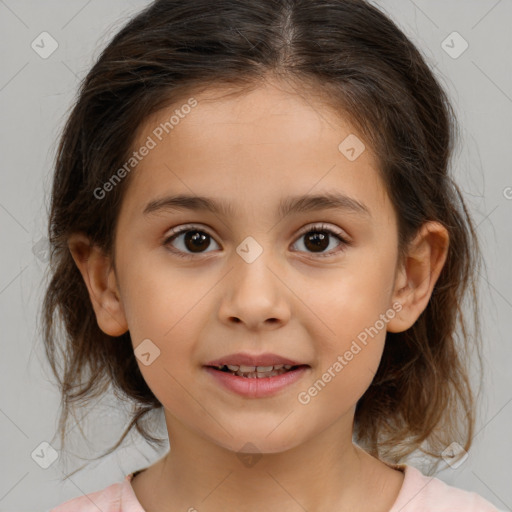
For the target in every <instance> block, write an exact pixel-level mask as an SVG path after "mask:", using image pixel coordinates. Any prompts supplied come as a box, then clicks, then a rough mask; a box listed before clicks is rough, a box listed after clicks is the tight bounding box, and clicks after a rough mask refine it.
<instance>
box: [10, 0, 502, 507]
mask: <svg viewBox="0 0 512 512" xmlns="http://www.w3.org/2000/svg"><path fill="white" fill-rule="evenodd" d="M148 3H149V2H147V1H143V0H109V1H108V2H106V1H100V0H89V1H87V0H65V1H64V0H46V1H44V2H42V1H36V0H0V43H1V45H2V53H1V55H2V57H1V58H2V62H1V68H0V108H1V121H0V130H1V134H0V141H1V153H0V169H1V171H0V227H1V242H0V243H1V247H2V249H1V266H0V315H1V316H0V325H1V336H2V338H1V354H2V357H1V358H0V365H1V371H0V390H1V399H0V464H1V475H0V476H1V478H0V511H13V510H15V511H35V510H40V511H41V510H48V509H49V508H51V507H53V506H56V505H57V504H59V503H62V502H63V501H65V500H67V499H69V498H71V497H75V496H78V495H81V494H82V493H87V492H92V491H94V490H99V489H103V488H105V487H106V486H108V485H110V484H111V483H114V482H117V481H120V480H121V479H122V478H123V477H124V476H125V475H126V474H128V473H129V472H131V471H134V470H135V469H139V468H142V467H146V466H147V465H148V464H149V463H151V462H153V461H155V460H156V459H157V458H160V456H161V455H163V453H165V451H166V450H167V448H165V449H163V450H162V451H160V452H155V451H154V450H153V449H152V448H151V447H149V446H148V445H146V444H145V443H144V442H143V441H141V440H140V439H139V438H138V437H136V436H133V437H132V438H130V439H129V442H127V443H126V444H125V445H123V447H122V448H121V449H119V450H118V451H117V452H116V453H115V454H113V455H110V456H108V457H106V458H105V459H103V460H102V461H100V462H93V463H91V464H90V465H89V466H87V467H86V469H84V470H83V471H80V472H78V473H76V474H75V475H74V476H72V477H71V478H69V479H68V480H65V481H62V478H63V472H64V471H65V470H66V471H70V470H71V469H74V468H76V467H78V465H80V463H81V461H80V459H78V456H81V457H92V456H96V455H98V454H99V453H100V452H101V451H102V450H105V449H106V448H108V447H109V446H111V444H112V443H113V442H114V441H116V440H117V439H118V437H119V434H120V433H121V428H122V427H123V426H124V424H125V423H124V422H125V421H126V416H125V415H123V413H122V410H121V411H120V412H117V409H116V408H115V406H114V405H113V404H114V403H115V401H114V400H112V399H110V398H109V397H106V398H105V399H104V400H102V401H100V402H99V403H98V404H97V405H96V406H95V407H94V409H93V411H92V413H91V414H90V415H89V417H88V418H87V420H83V421H82V422H81V421H79V420H77V423H76V424H75V425H74V427H73V430H74V432H73V433H74V434H76V433H78V431H79V430H80V428H83V429H84V430H85V433H86V434H87V436H88V437H89V442H88V443H85V442H82V443H81V442H79V440H73V445H72V446H71V448H72V449H73V453H74V454H76V456H77V457H74V456H73V457H71V456H70V455H67V456H64V454H60V456H59V458H58V459H57V460H56V461H54V462H53V463H50V462H52V461H51V456H52V453H54V452H52V448H51V446H52V444H55V443H54V439H55V432H56V426H57V418H58V412H59V395H58V393H57V389H56V386H55V383H54V382H53V379H52V375H51V373H50V370H49V367H48V365H47V363H46V361H45V358H44V352H43V350H42V342H41V335H40V333H39V331H38V327H37V317H38V312H39V308H40V303H41V300H42V293H43V278H44V272H45V268H46V264H47V251H46V245H45V242H46V241H45V234H46V225H47V217H46V212H47V204H48V194H49V191H50V183H51V180H50V177H51V171H52V163H53V158H54V153H55V147H56V143H57V138H58V136H59V134H60V130H61V128H62V126H63V123H64V121H65V118H66V114H67V113H68V112H69V109H70V107H71V106H72V104H73V100H74V98H75V94H76V90H77V86H78V84H79V81H80V80H81V79H82V78H83V77H84V75H85V74H86V73H87V71H88V70H89V68H90V67H91V65H92V64H93V62H94V60H95V59H96V58H97V57H98V55H99V53H100V51H101V49H102V48H103V47H104V46H105V45H106V44H107V43H108V42H109V41H110V39H111V37H112V36H113V35H114V34H115V33H116V31H117V30H118V29H119V28H120V27H121V26H122V25H123V24H124V23H125V22H126V21H127V20H128V19H129V18H130V17H131V16H132V15H133V14H134V13H136V12H137V11H139V10H140V9H141V8H143V7H145V6H146V5H147V4H148ZM375 3H376V4H377V5H378V6H380V7H381V8H382V9H383V10H384V11H385V12H387V13H388V14H389V15H390V16H391V17H392V18H393V19H394V20H395V21H396V22H397V23H398V25H399V26H400V27H401V28H402V29H403V30H404V31H405V32H406V34H407V35H408V36H409V37H410V38H411V39H412V40H413V42H415V43H416V44H417V45H418V47H419V48H420V50H421V51H422V52H423V54H424V55H425V57H426V58H427V60H428V62H429V63H430V64H431V66H432V67H433V68H434V69H435V72H436V74H437V76H438V77H439V79H440V80H441V83H442V84H443V85H444V86H445V87H446V88H447V90H448V92H449V94H450V97H451V100H452V102H453V104H454V106H455V109H456V112H457V115H458V118H459V121H460V124H461V127H462V141H461V144H460V146H459V147H458V149H457V154H456V157H455V159H454V164H455V165H454V174H455V177H456V179H457V181H458V182H459V184H460V186H461V187H462V190H463V192H464V197H465V199H466V201H467V202H468V205H469V207H470V210H471V213H472V215H473V217H474V219H475V223H476V224H477V226H478V227H477V232H478V235H479V236H480V239H481V242H482V246H483V249H484V251H485V252H484V256H485V260H486V271H485V272H482V274H481V287H480V288H481V304H482V306H481V308H482V321H483V335H484V363H485V372H486V373H485V379H484V383H483V390H482V394H483V400H482V402H481V404H482V405H481V408H480V410H479V417H478V422H477V428H476V430H475V436H474V440H473V442H474V445H473V448H472V449H471V450H470V452H469V453H468V458H467V459H466V460H465V462H464V463H463V464H462V465H460V466H459V467H458V468H456V469H453V468H451V467H449V466H446V465H445V466H444V469H443V470H442V471H440V472H439V473H438V474H437V475H436V476H437V477H438V478H440V479H442V480H444V481H445V482H447V483H449V484H450V485H454V486H456V487H460V488H463V489H467V490H472V491H475V492H477V493H479V494H481V495H482V496H484V497H485V498H486V499H488V500H489V501H492V502H493V503H494V504H495V505H496V506H497V507H498V508H500V509H502V510H512V485H511V483H512V465H511V460H510V459H511V457H512V442H511V435H510V431H511V429H510V426H511V424H512V373H511V371H510V368H511V366H512V348H511V343H510V341H511V335H510V331H511V329H512V265H511V263H510V254H511V253H512V242H511V236H510V235H511V221H512V173H511V158H510V156H511V146H512V140H511V134H512V130H511V128H512V123H511V121H512V69H511V67H512V64H511V63H512V57H511V55H512V53H511V52H512V36H511V30H510V26H511V24H512V2H511V0H499V1H497V0H471V1H470V0H436V1H432V0H430V1H428V0H415V1H414V2H413V1H412V0H381V1H378V2H377V1H376V2H375ZM43 32H47V33H48V34H49V35H50V36H51V39H50V37H49V36H48V35H43V36H41V33H43ZM454 32H457V34H454ZM41 37H44V38H46V39H45V41H46V42H47V43H45V44H44V46H45V50H44V51H48V52H49V51H50V50H52V46H51V45H52V44H53V45H54V46H55V45H58V46H57V47H56V50H55V51H54V52H53V53H52V54H51V55H49V56H46V55H45V57H46V58H43V56H41V52H42V50H43V49H42V48H41V46H43V45H41V44H40V47H39V51H36V50H35V49H34V48H33V47H34V46H35V45H34V44H33V42H34V41H35V42H36V43H37V41H40V40H41ZM53 41H55V42H53ZM466 45H467V48H465V47H466ZM36 48H37V47H36ZM464 48H465V50H464ZM462 50H464V51H462ZM89 420H90V421H89ZM77 427H78V428H77ZM160 434H161V435H164V434H165V429H163V430H161V431H160ZM45 443H50V446H48V444H45ZM43 453H44V454H45V455H44V457H46V459H45V460H46V463H49V466H48V467H47V468H46V469H45V468H44V467H42V466H41V461H42V459H43V458H44V457H43V455H40V459H39V460H38V457H37V455H38V454H43ZM55 453H56V452H55ZM66 460H67V461H68V462H69V465H66V464H67V463H66V464H65V462H66ZM418 464H419V465H421V461H419V462H418ZM43 465H44V463H43Z"/></svg>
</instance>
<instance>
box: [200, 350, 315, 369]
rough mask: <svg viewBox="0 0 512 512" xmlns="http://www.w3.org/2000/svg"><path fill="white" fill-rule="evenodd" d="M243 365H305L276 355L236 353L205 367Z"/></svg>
mask: <svg viewBox="0 0 512 512" xmlns="http://www.w3.org/2000/svg"><path fill="white" fill-rule="evenodd" d="M228 364H230V365H244V366H274V365H278V364H289V365H291V366H301V365H305V363H299V362H297V361H294V360H293V359H288V358H287V357H283V356H280V355H277V354H271V353H269V352H267V353H265V354H248V353H245V352H238V353H236V354H229V355H227V356H223V357H219V358H218V359H215V360H214V361H210V362H208V363H206V364H205V366H224V365H228Z"/></svg>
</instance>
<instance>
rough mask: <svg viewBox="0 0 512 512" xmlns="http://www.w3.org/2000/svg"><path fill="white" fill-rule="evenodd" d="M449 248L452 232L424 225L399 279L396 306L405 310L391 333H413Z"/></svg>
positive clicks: (435, 224) (392, 322) (432, 223)
mask: <svg viewBox="0 0 512 512" xmlns="http://www.w3.org/2000/svg"><path fill="white" fill-rule="evenodd" d="M448 246H449V235H448V231H447V230H446V228H445V227H444V226H443V225H442V224H440V223H439V222H435V221H429V222H426V223H425V224H423V226H422V227H421V228H420V230H419V231H418V233H417V235H416V237H415V238H414V240H413V241H412V242H411V243H410V245H409V250H408V254H407V256H406V258H405V263H404V264H403V265H402V267H401V268H400V269H399V271H398V272H397V275H396V278H395V288H394V293H393V297H392V303H393V302H400V303H401V304H402V309H401V310H400V312H398V313H397V314H396V316H395V317H394V318H393V319H392V320H390V321H389V322H388V325H387V330H388V331H389V332H402V331H405V330H407V329H409V328H410V327H411V326H412V325H414V323H415V322H416V320H417V319H418V317H419V316H420V315H421V313H422V312H423V311H424V310H425V308H426V307H427V305H428V302H429V300H430V297H431V295H432V291H433V290H434V286H435V284H436V282H437V280H438V278H439V275H440V274H441V270H442V269H443V266H444V264H445V262H446V258H447V255H448Z"/></svg>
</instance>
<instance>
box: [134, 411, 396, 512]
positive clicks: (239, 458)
mask: <svg viewBox="0 0 512 512" xmlns="http://www.w3.org/2000/svg"><path fill="white" fill-rule="evenodd" d="M167 423H168V430H169V433H170V439H171V440H172V444H171V450H170V452H169V453H168V454H167V455H166V456H165V457H164V458H162V459H160V460H159V461H158V462H157V463H156V464H154V465H153V466H151V467H150V468H149V469H148V470H146V471H144V472H143V473H141V474H140V475H138V477H137V478H138V479H139V480H138V482H137V483H136V482H135V480H133V488H134V491H135V493H136V495H137V498H138V499H139V501H140V503H141V505H142V506H143V507H144V509H145V510H146V511H147V512H153V511H155V512H156V511H157V510H158V511H159V512H174V511H177V510H181V511H183V510H187V511H188V510H190V511H191V512H194V510H199V511H208V512H216V511H224V510H236V509H239V510H244V511H247V512H253V511H254V512H256V511H261V510H265V511H268V512H278V511H279V512H285V511H288V510H290V511H296V510H300V509H303V510H307V511H308V512H315V511H321V510H327V509H328V508H331V509H334V510H338V511H340V512H343V511H348V510H357V509H359V508H360V505H361V503H362V502H364V503H365V504H367V505H369V500H370V497H371V496H372V493H374V492H375V491H378V492H381V494H380V495H379V496H378V499H379V500H380V504H381V505H382V504H383V501H382V500H383V499H384V506H385V507H386V508H382V509H380V508H376V509H375V510H382V511H387V510H389V508H390V507H391V505H392V503H393V502H394V499H395V498H396V495H397V494H398V491H399V488H400V486H401V481H402V479H400V481H398V480H397V477H398V474H397V473H398V472H397V471H395V470H393V469H391V468H389V467H388V466H386V465H385V464H384V463H382V462H380V461H378V460H377V459H374V458H373V457H371V456H370V455H369V454H367V453H366V452H364V451H363V450H361V449H360V448H359V447H357V446H355V445H354V444H353V443H352V437H351V436H352V430H351V426H352V425H351V424H350V425H346V424H345V425H341V426H340V425H339V424H333V425H331V426H330V427H328V428H327V429H326V430H325V431H324V432H322V434H321V435H319V436H317V437H315V438H314V439H311V440H308V441H307V442H305V443H301V444H300V445H297V446H295V447H293V448H291V449H288V450H286V451H282V452H279V453H264V454H261V453H258V452H257V451H256V452H255V453H252V454H251V453H247V452H248V451H251V450H250V449H249V448H247V447H246V449H245V450H241V452H244V453H241V452H234V451H232V450H230V449H227V448H224V447H222V446H219V445H218V444H216V443H213V442H212V441H211V440H209V439H206V438H204V437H201V436H198V435H197V433H195V432H192V431H190V430H189V429H187V428H186V427H185V426H184V425H183V424H182V423H180V422H178V421H176V420H175V419H172V420H170V419H169V418H168V419H167ZM241 444H242V445H243V444H244V443H241ZM383 470H384V471H385V472H386V477H387V478H388V482H389V476H390V473H393V472H394V473H395V474H396V475H395V479H394V487H392V488H391V493H390V494H389V495H388V498H387V501H386V498H385V497H384V498H383V495H382V487H385V486H384V485H383V482H384V480H385V479H386V477H384V473H383ZM362 500H363V501H362ZM365 508H366V507H365ZM367 509H368V510H371V507H368V508H367Z"/></svg>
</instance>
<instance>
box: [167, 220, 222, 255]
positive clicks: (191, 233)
mask: <svg viewBox="0 0 512 512" xmlns="http://www.w3.org/2000/svg"><path fill="white" fill-rule="evenodd" d="M212 240H213V238H212V237H211V236H210V235H209V234H208V233H206V232H205V231H202V230H200V229H197V228H194V227H190V226H188V227H184V228H182V229H180V230H179V231H175V232H174V233H172V234H171V236H169V237H167V238H166V239H165V240H164V242H163V245H165V246H171V247H169V249H170V250H171V251H172V252H173V253H175V254H176V255H178V256H181V257H184V258H188V257H192V255H193V254H202V253H204V252H205V251H206V249H208V248H209V247H210V245H211V241H212ZM215 243H216V242H215ZM176 246H178V247H176ZM208 252H209V251H208Z"/></svg>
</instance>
